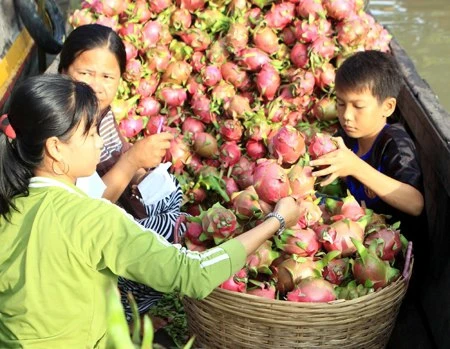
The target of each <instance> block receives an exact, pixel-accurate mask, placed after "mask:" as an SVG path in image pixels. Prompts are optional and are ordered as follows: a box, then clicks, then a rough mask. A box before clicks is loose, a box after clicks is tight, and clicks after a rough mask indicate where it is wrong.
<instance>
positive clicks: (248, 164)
mask: <svg viewBox="0 0 450 349" xmlns="http://www.w3.org/2000/svg"><path fill="white" fill-rule="evenodd" d="M255 166H256V165H255V163H254V162H253V161H250V160H249V159H248V158H247V157H245V156H242V157H241V158H240V159H239V161H238V162H237V164H235V165H234V166H233V170H232V171H231V176H232V177H233V179H234V180H235V181H236V183H237V184H238V186H239V188H240V189H241V190H244V189H246V188H247V187H249V186H251V185H253V173H254V171H255Z"/></svg>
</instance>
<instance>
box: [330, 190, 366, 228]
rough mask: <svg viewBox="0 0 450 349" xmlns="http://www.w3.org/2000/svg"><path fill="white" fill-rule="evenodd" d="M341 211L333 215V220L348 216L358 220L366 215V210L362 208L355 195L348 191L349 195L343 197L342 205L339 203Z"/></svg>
mask: <svg viewBox="0 0 450 349" xmlns="http://www.w3.org/2000/svg"><path fill="white" fill-rule="evenodd" d="M339 208H340V213H339V214H337V215H334V216H333V217H331V219H332V220H334V221H338V220H340V219H344V218H348V219H351V220H352V221H357V220H358V219H360V218H362V217H364V216H365V215H366V210H365V209H364V208H362V207H361V206H360V205H359V203H358V201H356V199H355V197H354V196H353V195H351V194H350V192H347V196H346V197H345V198H343V199H342V205H339Z"/></svg>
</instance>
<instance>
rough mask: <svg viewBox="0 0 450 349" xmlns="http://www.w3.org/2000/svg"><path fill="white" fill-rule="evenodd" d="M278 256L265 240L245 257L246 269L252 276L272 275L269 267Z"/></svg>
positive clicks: (268, 241)
mask: <svg viewBox="0 0 450 349" xmlns="http://www.w3.org/2000/svg"><path fill="white" fill-rule="evenodd" d="M279 256H280V252H278V251H274V250H273V249H272V241H270V240H266V241H265V242H264V243H263V244H262V245H261V246H259V247H258V249H257V250H256V251H255V252H254V253H252V254H250V255H249V256H248V257H247V262H246V267H247V268H248V270H249V272H250V273H253V274H255V275H256V274H258V273H262V274H269V275H271V274H272V271H271V270H270V268H269V267H270V265H271V264H272V262H273V261H274V260H275V259H276V258H278V257H279Z"/></svg>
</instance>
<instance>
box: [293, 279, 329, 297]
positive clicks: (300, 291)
mask: <svg viewBox="0 0 450 349" xmlns="http://www.w3.org/2000/svg"><path fill="white" fill-rule="evenodd" d="M334 287H335V286H334V285H333V284H332V283H330V282H328V281H326V280H324V279H321V278H308V279H305V280H302V281H300V283H299V284H298V285H297V287H296V288H295V289H294V290H293V291H290V292H289V293H288V294H287V295H286V300H288V301H290V302H314V303H317V302H331V301H334V300H336V294H335V293H334Z"/></svg>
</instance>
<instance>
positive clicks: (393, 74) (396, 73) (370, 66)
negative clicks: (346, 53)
mask: <svg viewBox="0 0 450 349" xmlns="http://www.w3.org/2000/svg"><path fill="white" fill-rule="evenodd" d="M402 85H403V77H402V74H401V72H400V70H399V68H398V65H397V63H396V62H395V60H394V57H393V56H392V55H391V54H389V53H384V52H381V51H374V50H368V51H361V52H357V53H355V54H353V55H352V56H350V57H349V58H347V59H346V60H345V61H344V62H343V63H342V65H341V66H340V67H339V68H338V70H337V71H336V79H335V89H336V91H337V92H339V91H342V92H347V91H355V92H361V91H363V90H364V89H366V88H368V89H369V90H370V91H371V92H372V95H373V96H374V97H375V98H376V99H377V100H378V102H380V103H381V102H383V101H384V100H385V99H386V98H390V97H394V98H397V97H398V95H399V93H400V90H401V87H402Z"/></svg>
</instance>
